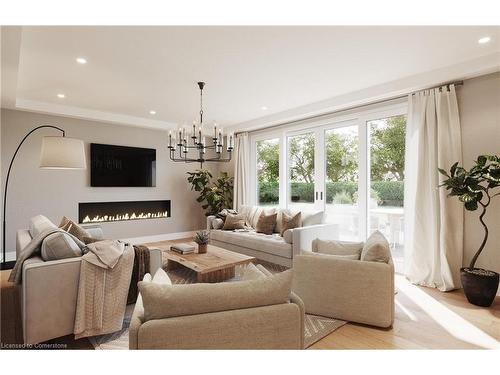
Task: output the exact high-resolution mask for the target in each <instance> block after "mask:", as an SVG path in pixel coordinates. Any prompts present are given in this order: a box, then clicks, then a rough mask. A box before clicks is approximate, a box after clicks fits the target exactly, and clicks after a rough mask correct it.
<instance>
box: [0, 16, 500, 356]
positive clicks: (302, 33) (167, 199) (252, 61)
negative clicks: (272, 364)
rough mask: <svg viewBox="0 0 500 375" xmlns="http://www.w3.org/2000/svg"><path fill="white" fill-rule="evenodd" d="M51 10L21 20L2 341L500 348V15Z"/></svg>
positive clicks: (7, 148)
mask: <svg viewBox="0 0 500 375" xmlns="http://www.w3.org/2000/svg"><path fill="white" fill-rule="evenodd" d="M212 11H216V10H215V9H212ZM466 16H467V11H466V12H465V15H464V17H466ZM44 17H45V16H39V19H38V21H39V22H31V21H24V22H20V21H21V19H20V18H14V19H13V20H8V19H6V20H2V22H1V23H2V26H1V48H2V54H1V77H2V81H1V82H2V90H1V92H2V108H1V117H0V119H1V132H0V137H1V138H0V140H1V152H0V158H1V159H0V165H1V176H2V178H1V186H2V190H1V193H2V206H1V209H2V220H3V228H2V237H1V240H2V244H3V245H2V267H1V271H0V275H1V294H0V297H1V339H0V342H1V345H2V349H81V350H84V349H85V350H87V351H88V352H92V351H95V350H108V351H111V350H117V349H126V350H132V349H134V352H133V353H138V352H141V350H135V349H142V350H149V349H161V350H169V349H174V350H179V349H181V350H182V349H197V350H206V349H209V350H212V352H213V350H216V352H213V353H218V354H217V355H219V352H218V350H225V349H253V350H254V349H265V350H277V349H289V350H294V351H293V352H288V351H287V352H288V353H296V351H297V350H302V349H309V350H305V351H304V352H305V353H307V352H311V350H313V349H330V350H337V349H348V350H359V349H363V350H366V349H368V350H373V349H396V350H398V352H397V353H401V350H403V349H424V350H431V349H438V350H439V353H442V351H443V350H448V349H498V348H500V344H499V340H500V309H499V307H500V291H499V290H498V279H499V276H498V274H499V273H500V254H499V252H498V250H499V249H498V243H500V209H499V208H500V154H499V150H500V27H499V26H498V25H494V24H493V23H492V22H488V21H485V22H483V23H482V22H479V21H477V22H476V21H474V24H472V25H470V22H468V23H469V25H468V26H464V25H460V23H458V24H456V21H452V23H450V24H448V25H442V26H438V25H439V23H436V22H434V24H431V25H426V26H423V25H421V26H415V25H417V24H421V23H423V22H422V21H421V20H420V21H418V20H416V21H409V22H408V23H407V25H400V24H398V23H397V22H396V21H392V22H388V21H387V22H385V21H381V22H383V24H381V25H377V26H368V25H369V24H370V23H369V22H365V25H359V24H358V22H353V24H352V25H342V24H343V23H342V22H340V23H339V24H337V25H334V24H332V25H330V26H325V25H322V24H324V23H323V22H321V21H320V22H318V25H316V26H315V25H314V23H311V24H308V25H302V26H299V25H298V24H299V23H297V22H290V21H288V22H287V21H285V22H284V25H283V26H276V25H273V23H269V22H268V23H267V24H265V25H261V26H255V24H256V22H255V21H253V22H252V21H242V22H241V25H236V24H235V25H233V26H224V25H228V24H232V23H231V22H228V21H227V20H222V21H220V22H219V23H216V24H213V25H210V26H208V25H207V26H202V24H203V23H200V22H194V23H193V21H187V20H185V21H184V24H179V23H178V22H177V21H175V22H170V23H169V22H162V23H161V24H163V25H162V26H158V25H159V23H156V22H154V21H153V22H151V23H148V22H142V23H141V24H138V25H133V23H128V22H124V21H116V22H111V21H110V22H98V24H96V25H93V26H90V25H88V26H83V25H86V24H88V22H85V20H80V21H75V22H74V23H73V22H72V23H66V22H65V21H64V19H62V20H61V19H60V20H54V21H44V22H41V21H43V20H44V19H46V18H44ZM47 20H48V18H47ZM87 21H88V20H87ZM395 22H396V23H395ZM277 23H281V22H277ZM37 24H39V25H40V26H35V25H37ZM294 24H296V26H291V25H294ZM464 24H465V23H464ZM251 25H254V26H251ZM16 352H17V351H12V350H11V351H9V353H16ZM486 352H495V350H491V351H490V350H487V351H486ZM167 353H168V352H167ZM176 353H180V352H176ZM221 353H222V354H221V355H224V354H223V353H224V352H221ZM244 353H245V352H242V353H240V354H241V356H242V358H245V354H244ZM273 353H276V352H273ZM301 353H302V351H301ZM366 353H369V352H366ZM427 353H428V352H427ZM30 354H31V352H30ZM240 354H239V355H240ZM86 355H88V354H86ZM133 355H140V354H133ZM182 355H184V354H182ZM287 355H289V356H290V357H286V358H287V360H290V359H293V357H292V356H293V355H294V354H287ZM305 355H307V354H305ZM367 355H369V354H367ZM430 355H432V354H430ZM169 358H172V359H173V358H174V357H169ZM235 358H236V357H235ZM288 358H289V359H288ZM305 358H310V357H305ZM367 358H369V357H367ZM450 358H453V357H450ZM413 360H415V358H414V359H413Z"/></svg>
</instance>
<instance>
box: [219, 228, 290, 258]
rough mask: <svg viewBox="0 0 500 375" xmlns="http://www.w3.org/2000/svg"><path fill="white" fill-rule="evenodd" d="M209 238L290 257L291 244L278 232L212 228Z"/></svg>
mask: <svg viewBox="0 0 500 375" xmlns="http://www.w3.org/2000/svg"><path fill="white" fill-rule="evenodd" d="M210 238H211V239H212V240H215V241H220V242H226V243H230V244H232V245H236V246H242V247H246V248H249V249H254V250H258V251H262V252H265V253H268V254H272V255H277V256H281V257H284V258H289V259H291V258H292V245H291V244H289V243H286V242H285V241H284V240H283V237H281V236H280V235H279V234H263V233H257V232H255V231H246V232H228V231H223V230H213V231H211V232H210Z"/></svg>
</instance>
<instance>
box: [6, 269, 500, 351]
mask: <svg viewBox="0 0 500 375" xmlns="http://www.w3.org/2000/svg"><path fill="white" fill-rule="evenodd" d="M9 273H10V271H1V272H0V286H1V289H0V302H1V332H0V342H1V343H2V347H3V348H5V344H11V343H22V326H21V319H20V307H19V291H18V288H16V287H15V286H14V285H13V284H11V283H9V282H8V281H7V278H8V275H9ZM396 288H397V294H396V296H395V298H396V315H395V321H394V326H393V327H392V328H390V329H378V328H373V327H368V326H364V325H360V324H353V323H348V324H346V325H345V326H343V327H341V328H339V329H338V330H336V331H335V332H333V333H331V334H330V335H328V336H327V337H325V338H324V339H322V340H320V341H318V342H317V343H315V344H314V345H313V346H312V347H311V348H312V349H474V348H477V349H480V348H499V347H500V346H499V341H500V297H497V298H496V300H495V302H494V303H493V305H492V306H491V307H490V308H482V307H477V306H473V305H471V304H469V303H468V302H467V300H466V299H465V296H464V295H463V292H462V291H461V290H457V291H453V292H448V293H442V292H439V291H437V290H435V289H430V288H424V287H417V286H415V285H412V284H410V283H409V282H408V281H407V280H406V279H405V278H404V277H402V276H399V275H396ZM41 313H43V312H41ZM51 343H61V344H66V345H67V348H68V349H92V346H91V345H90V342H89V341H88V340H86V339H81V340H76V341H75V340H73V339H72V338H71V337H70V336H68V337H64V338H59V339H56V340H53V341H51Z"/></svg>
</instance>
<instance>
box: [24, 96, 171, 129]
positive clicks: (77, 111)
mask: <svg viewBox="0 0 500 375" xmlns="http://www.w3.org/2000/svg"><path fill="white" fill-rule="evenodd" d="M15 109H18V110H23V111H29V112H36V113H45V114H51V115H58V116H63V117H70V118H78V119H85V120H94V121H99V122H103V123H109V124H121V125H128V126H137V127H142V128H150V129H158V130H172V129H176V128H177V127H178V126H177V124H174V123H172V122H167V121H159V120H152V119H148V118H143V117H136V116H129V115H122V114H119V113H111V112H103V111H96V110H92V109H86V108H80V107H73V106H66V105H60V104H53V103H47V102H41V101H36V100H28V99H17V100H16V106H15Z"/></svg>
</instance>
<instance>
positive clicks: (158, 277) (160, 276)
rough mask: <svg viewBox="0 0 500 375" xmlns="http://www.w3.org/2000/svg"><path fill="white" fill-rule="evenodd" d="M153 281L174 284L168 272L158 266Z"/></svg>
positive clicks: (161, 283)
mask: <svg viewBox="0 0 500 375" xmlns="http://www.w3.org/2000/svg"><path fill="white" fill-rule="evenodd" d="M151 281H152V282H153V283H155V284H160V285H172V280H170V277H168V275H167V273H166V272H165V271H164V270H163V269H162V268H158V271H156V273H155V275H154V276H153V279H152V280H151Z"/></svg>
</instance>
